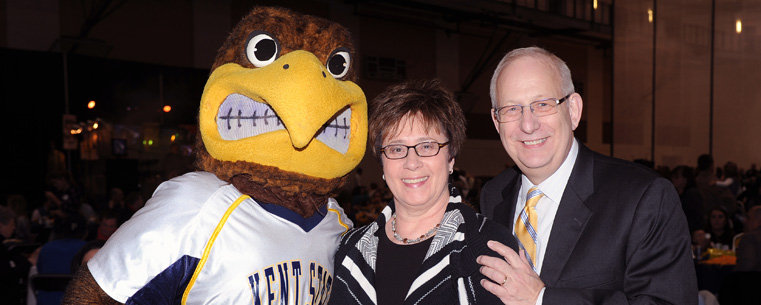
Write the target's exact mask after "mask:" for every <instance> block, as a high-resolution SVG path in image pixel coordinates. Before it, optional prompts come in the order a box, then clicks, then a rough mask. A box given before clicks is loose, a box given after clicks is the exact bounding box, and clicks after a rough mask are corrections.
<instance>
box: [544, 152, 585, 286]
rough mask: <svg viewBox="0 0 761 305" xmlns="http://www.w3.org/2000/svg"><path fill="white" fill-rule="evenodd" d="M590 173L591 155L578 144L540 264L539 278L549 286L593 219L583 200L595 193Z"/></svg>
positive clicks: (553, 283)
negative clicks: (576, 154) (589, 221)
mask: <svg viewBox="0 0 761 305" xmlns="http://www.w3.org/2000/svg"><path fill="white" fill-rule="evenodd" d="M593 174H594V155H593V153H592V151H591V150H589V149H588V148H587V147H586V146H584V145H583V144H581V143H579V154H578V156H577V158H576V163H575V164H574V166H573V171H572V172H571V176H570V177H569V179H568V184H566V188H565V191H564V192H563V198H562V199H560V205H559V206H558V211H557V214H556V215H555V220H554V222H553V224H552V232H551V233H550V240H549V241H548V244H547V250H546V251H547V252H546V253H545V255H544V262H543V263H542V271H541V275H540V277H541V279H542V281H543V282H544V283H545V285H547V286H549V287H552V286H554V285H555V283H556V282H557V280H558V277H559V276H560V274H561V272H562V271H563V267H564V266H565V264H566V262H568V259H569V258H570V257H571V254H572V253H573V249H574V247H575V246H576V243H577V242H578V240H579V237H580V236H581V233H582V232H583V231H584V227H586V225H587V221H588V220H589V218H590V217H591V216H592V213H593V212H592V210H591V209H589V207H588V206H587V205H586V203H585V201H586V199H587V198H589V196H591V195H592V192H593V190H594V178H593Z"/></svg>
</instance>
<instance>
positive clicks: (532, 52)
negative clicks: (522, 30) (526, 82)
mask: <svg viewBox="0 0 761 305" xmlns="http://www.w3.org/2000/svg"><path fill="white" fill-rule="evenodd" d="M525 56H528V57H533V58H537V59H541V60H544V61H546V62H547V63H548V64H550V66H552V67H554V68H555V70H557V72H558V77H559V79H560V82H561V86H562V88H561V89H562V90H563V94H571V93H573V92H574V88H573V79H572V78H571V70H570V69H568V66H567V65H566V64H565V62H564V61H563V60H562V59H560V58H559V57H557V56H555V54H552V53H551V52H550V51H547V50H545V49H542V48H540V47H527V48H520V49H515V50H512V51H510V52H509V53H507V54H506V55H505V56H504V57H502V60H501V61H500V62H499V65H497V69H496V70H494V75H492V77H491V85H490V86H489V96H490V97H491V106H492V108H496V107H497V79H498V78H499V74H500V73H502V70H503V69H505V67H507V66H508V65H509V64H510V63H512V62H513V61H515V60H517V59H519V58H522V57H525ZM561 97H562V96H557V97H556V98H561Z"/></svg>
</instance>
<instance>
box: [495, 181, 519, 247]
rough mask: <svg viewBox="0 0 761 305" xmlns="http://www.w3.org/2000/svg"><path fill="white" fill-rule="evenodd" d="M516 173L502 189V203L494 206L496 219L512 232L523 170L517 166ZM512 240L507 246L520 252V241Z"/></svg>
mask: <svg viewBox="0 0 761 305" xmlns="http://www.w3.org/2000/svg"><path fill="white" fill-rule="evenodd" d="M515 171H516V174H515V175H513V176H512V177H511V178H510V179H509V180H508V181H507V185H506V186H505V188H504V189H502V203H500V204H499V205H497V206H496V207H495V208H494V218H495V221H497V222H498V223H500V224H502V225H504V226H505V227H507V228H508V229H509V230H510V232H512V231H513V229H512V228H513V226H514V223H513V216H514V215H515V202H516V200H518V192H520V190H521V181H520V178H521V172H520V171H519V170H518V169H517V167H516V168H515ZM510 240H511V241H514V242H511V243H510V244H508V245H507V246H509V247H510V248H512V249H513V250H515V252H518V241H517V240H515V239H510Z"/></svg>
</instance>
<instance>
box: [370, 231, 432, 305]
mask: <svg viewBox="0 0 761 305" xmlns="http://www.w3.org/2000/svg"><path fill="white" fill-rule="evenodd" d="M376 235H377V236H378V260H377V262H376V272H375V292H376V293H377V295H378V305H385V304H402V303H403V302H404V297H406V296H407V292H408V291H409V290H410V286H412V282H413V281H414V280H415V277H417V275H418V271H419V270H420V266H421V265H422V264H423V259H424V258H425V254H426V253H427V252H428V247H430V245H431V241H432V240H433V238H432V237H431V238H428V239H426V240H424V241H422V242H419V243H416V244H412V245H397V244H395V243H393V242H392V241H391V240H389V239H388V236H387V235H386V230H382V229H381V230H378V232H376Z"/></svg>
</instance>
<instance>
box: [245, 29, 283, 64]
mask: <svg viewBox="0 0 761 305" xmlns="http://www.w3.org/2000/svg"><path fill="white" fill-rule="evenodd" d="M278 55H280V42H278V41H277V39H275V38H273V37H272V35H271V34H270V33H267V32H262V31H255V32H252V33H251V34H249V35H248V40H247V41H246V57H248V61H250V62H251V63H252V64H253V65H254V66H256V67H257V68H261V67H264V66H266V65H269V64H271V63H272V62H273V61H275V59H277V58H278Z"/></svg>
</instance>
